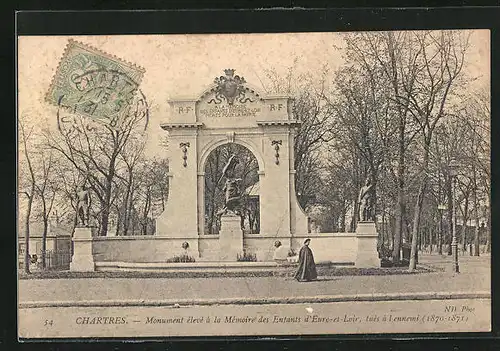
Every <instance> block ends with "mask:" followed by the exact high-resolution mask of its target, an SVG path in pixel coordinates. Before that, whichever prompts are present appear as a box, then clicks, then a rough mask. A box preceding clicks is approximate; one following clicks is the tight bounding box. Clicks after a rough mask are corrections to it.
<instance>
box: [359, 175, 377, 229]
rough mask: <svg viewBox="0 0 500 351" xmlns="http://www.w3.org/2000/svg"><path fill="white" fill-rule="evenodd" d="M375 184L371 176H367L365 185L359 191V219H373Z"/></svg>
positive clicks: (365, 220)
mask: <svg viewBox="0 0 500 351" xmlns="http://www.w3.org/2000/svg"><path fill="white" fill-rule="evenodd" d="M373 203H374V198H373V185H372V181H371V178H370V177H368V178H366V182H365V185H364V186H363V187H362V188H361V190H360V191H359V197H358V204H359V213H358V220H359V221H363V222H367V221H373V217H374V213H373Z"/></svg>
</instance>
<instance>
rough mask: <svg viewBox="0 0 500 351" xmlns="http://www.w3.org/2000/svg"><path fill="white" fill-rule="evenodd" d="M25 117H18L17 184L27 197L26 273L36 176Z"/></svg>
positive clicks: (31, 134) (31, 131)
mask: <svg viewBox="0 0 500 351" xmlns="http://www.w3.org/2000/svg"><path fill="white" fill-rule="evenodd" d="M25 119H26V118H25V117H24V116H21V117H20V118H19V122H18V125H19V132H20V133H19V136H20V143H21V146H22V148H21V155H20V156H22V158H23V159H24V160H25V163H24V162H21V163H20V164H21V167H20V169H21V170H20V181H19V186H20V192H22V193H23V194H24V195H26V197H27V199H28V203H27V206H26V214H25V217H24V225H25V232H24V271H25V272H26V273H28V274H29V273H30V254H29V249H30V217H31V210H32V206H33V199H34V197H35V190H36V178H35V171H34V169H33V164H32V150H31V148H30V141H31V138H32V137H33V129H34V128H33V127H28V126H27V123H26V120H25Z"/></svg>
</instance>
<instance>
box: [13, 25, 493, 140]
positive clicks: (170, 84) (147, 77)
mask: <svg viewBox="0 0 500 351" xmlns="http://www.w3.org/2000/svg"><path fill="white" fill-rule="evenodd" d="M70 38H73V39H75V40H78V41H81V42H83V43H86V44H90V45H92V46H94V47H97V48H99V49H100V50H102V51H105V52H107V53H109V54H112V55H115V56H117V57H119V58H121V59H124V60H126V61H129V62H132V63H134V64H136V65H139V66H141V67H143V68H144V69H145V71H146V72H145V74H144V78H143V80H142V83H141V86H140V88H141V90H142V91H143V92H144V94H145V96H146V98H147V100H148V102H149V104H150V106H151V111H150V112H151V113H150V117H151V119H150V123H151V125H150V126H151V132H152V133H151V134H152V140H151V142H152V143H153V144H154V143H156V142H157V140H158V137H159V136H160V135H162V133H165V132H163V131H162V130H161V129H160V128H159V124H160V123H162V122H165V119H166V110H167V106H168V105H167V102H166V101H167V100H168V99H170V98H173V97H176V96H191V97H197V95H198V94H199V93H200V92H201V91H203V90H204V88H205V87H206V86H207V85H209V84H211V83H212V82H213V79H214V78H215V77H217V76H220V75H222V74H223V70H224V69H226V68H234V69H235V70H236V74H239V75H242V76H244V77H245V79H246V80H247V82H249V83H250V84H252V85H254V86H256V87H258V88H261V87H262V85H261V82H260V80H261V79H264V69H268V68H274V69H276V70H277V71H278V73H282V74H285V73H286V71H287V69H288V67H290V66H292V65H293V62H294V60H295V58H297V64H296V67H295V68H296V70H297V72H312V73H314V72H315V71H316V72H318V71H319V70H320V69H321V67H322V66H323V65H324V64H328V66H329V67H330V68H331V71H332V72H333V71H334V70H335V69H336V68H338V67H339V66H340V65H342V52H341V50H339V49H338V48H336V47H338V46H342V39H341V37H340V35H339V34H338V33H280V34H210V35H206V34H203V35H143V36H140V35H128V36H125V35H120V36H71V37H68V36H51V37H39V36H37V37H20V38H19V41H18V88H19V113H20V114H23V113H28V114H29V115H30V116H32V117H33V116H35V118H37V117H36V116H46V117H47V118H48V119H49V122H51V123H54V126H55V122H56V108H55V107H53V106H50V105H48V104H47V103H46V102H45V101H44V97H45V94H46V93H47V91H48V89H49V85H50V82H51V80H52V77H53V76H54V73H55V71H56V68H57V65H58V63H59V61H60V59H61V57H62V54H63V51H64V48H65V46H66V44H67V42H68V39H70ZM471 40H472V46H471V48H470V53H469V55H468V61H469V62H468V65H467V67H466V70H467V71H468V73H469V74H471V75H472V76H478V77H480V79H478V81H477V82H475V83H474V84H480V85H484V86H488V84H489V77H490V71H489V68H490V53H489V52H490V43H489V31H487V30H480V31H479V30H478V31H474V33H473V35H472V37H471ZM259 78H260V79H259ZM153 144H152V145H153Z"/></svg>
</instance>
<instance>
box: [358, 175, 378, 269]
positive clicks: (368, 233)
mask: <svg viewBox="0 0 500 351" xmlns="http://www.w3.org/2000/svg"><path fill="white" fill-rule="evenodd" d="M374 200H375V199H374V193H373V185H372V183H371V178H370V177H368V178H366V182H365V185H364V186H363V187H362V188H361V190H360V191H359V197H358V205H359V212H358V225H357V227H356V240H357V243H358V245H357V246H358V250H357V254H356V262H355V264H356V267H359V268H371V267H380V259H379V257H378V251H377V240H378V234H377V227H376V225H375V222H374V218H375V215H374V208H373V207H374V206H373V205H374V203H375V201H374Z"/></svg>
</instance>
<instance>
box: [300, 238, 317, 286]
mask: <svg viewBox="0 0 500 351" xmlns="http://www.w3.org/2000/svg"><path fill="white" fill-rule="evenodd" d="M310 242H311V239H306V240H304V246H302V247H301V249H300V251H299V267H298V268H297V273H295V279H297V281H299V282H303V281H306V282H308V281H311V280H314V279H316V278H317V277H318V273H317V272H316V263H314V256H313V253H312V250H311V248H310V247H309V243H310Z"/></svg>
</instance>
